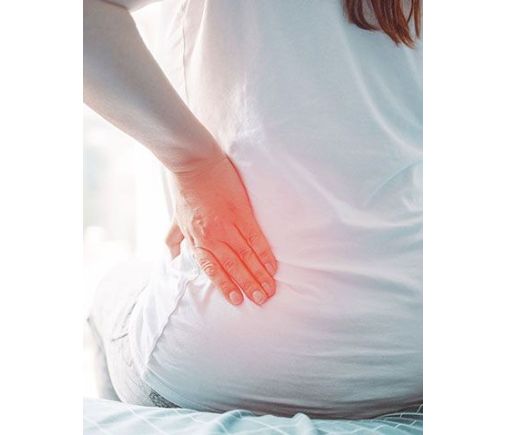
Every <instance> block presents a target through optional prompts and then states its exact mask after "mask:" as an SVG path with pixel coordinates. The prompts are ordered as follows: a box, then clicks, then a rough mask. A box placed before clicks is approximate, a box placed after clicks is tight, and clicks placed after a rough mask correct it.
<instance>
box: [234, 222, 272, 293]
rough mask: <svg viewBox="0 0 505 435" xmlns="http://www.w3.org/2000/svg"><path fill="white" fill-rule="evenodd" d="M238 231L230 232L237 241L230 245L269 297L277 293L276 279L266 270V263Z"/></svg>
mask: <svg viewBox="0 0 505 435" xmlns="http://www.w3.org/2000/svg"><path fill="white" fill-rule="evenodd" d="M235 231H236V233H235V234H233V233H229V234H228V235H229V236H230V238H231V239H233V240H235V242H234V243H233V244H232V245H230V244H229V245H230V247H231V248H232V249H233V251H234V252H235V254H237V256H238V258H240V260H241V261H242V263H244V264H245V266H246V267H247V269H248V270H249V272H251V274H252V275H253V276H254V278H255V279H256V281H257V282H259V283H260V285H261V287H263V290H265V292H266V294H267V295H268V297H272V296H273V295H274V294H275V280H274V279H273V278H272V276H271V275H270V274H269V272H268V271H267V270H266V268H265V265H264V264H263V263H262V262H261V261H260V260H259V258H258V257H257V255H256V253H255V252H254V251H253V249H252V248H251V247H250V246H249V245H248V244H247V241H246V240H245V239H244V238H243V237H242V234H240V232H239V231H238V230H236V229H235Z"/></svg>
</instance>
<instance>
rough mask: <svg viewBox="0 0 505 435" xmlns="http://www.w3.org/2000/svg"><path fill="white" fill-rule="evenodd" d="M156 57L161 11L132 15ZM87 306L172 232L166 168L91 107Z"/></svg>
mask: <svg viewBox="0 0 505 435" xmlns="http://www.w3.org/2000/svg"><path fill="white" fill-rule="evenodd" d="M134 19H135V21H136V23H137V27H138V29H139V31H140V33H141V35H142V37H143V39H144V41H145V43H146V44H147V46H148V47H149V49H150V50H151V52H152V53H153V55H154V56H155V57H156V56H157V50H158V47H159V46H160V39H159V35H160V32H159V29H160V25H161V20H162V14H161V5H160V4H156V3H154V4H152V5H149V6H147V7H145V8H143V9H141V10H140V11H138V12H135V13H134ZM83 130H84V137H83V152H84V156H83V162H84V168H83V169H84V170H83V173H84V175H83V178H84V179H83V201H84V204H83V206H84V207H83V210H84V212H83V214H84V216H83V222H84V227H83V239H84V252H83V261H84V285H83V288H84V298H83V299H84V306H83V321H84V319H85V318H86V316H87V312H88V310H89V307H90V304H91V302H92V300H93V295H94V291H95V289H96V287H97V285H98V283H99V281H100V280H101V279H102V277H103V276H104V274H105V273H106V272H107V271H108V270H110V269H111V268H112V267H113V266H114V265H116V264H118V263H121V262H122V261H125V260H127V259H130V258H132V257H135V258H139V259H142V260H147V261H151V260H154V259H155V258H156V257H157V256H158V255H159V252H160V249H161V247H162V244H163V242H164V238H165V235H166V232H167V231H168V228H169V223H170V221H169V216H168V212H167V207H166V199H165V196H164V193H163V182H162V180H163V171H164V170H163V168H162V166H161V164H160V163H159V162H158V161H157V160H156V159H155V158H154V156H153V155H152V154H151V153H150V152H149V151H148V150H147V149H145V148H144V147H143V146H142V145H140V144H138V143H137V142H135V141H134V140H133V139H132V138H130V137H129V136H127V135H126V134H124V133H122V132H121V131H120V130H118V129H116V128H115V127H113V126H112V125H111V124H109V123H108V122H107V121H105V120H104V119H103V118H101V117H100V116H99V115H97V114H96V113H94V112H93V111H92V110H91V109H89V108H88V107H87V106H84V109H83ZM83 365H84V396H86V397H96V390H95V384H94V377H93V365H92V360H91V347H90V336H89V331H88V329H87V328H86V327H85V328H84V362H83Z"/></svg>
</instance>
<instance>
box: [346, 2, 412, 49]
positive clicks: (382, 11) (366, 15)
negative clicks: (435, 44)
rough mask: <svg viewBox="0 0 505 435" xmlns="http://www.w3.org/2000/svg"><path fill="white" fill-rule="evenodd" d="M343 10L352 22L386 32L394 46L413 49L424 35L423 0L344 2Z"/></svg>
mask: <svg viewBox="0 0 505 435" xmlns="http://www.w3.org/2000/svg"><path fill="white" fill-rule="evenodd" d="M406 4H407V5H408V4H410V7H406ZM344 10H345V13H346V15H347V17H348V19H349V21H350V22H351V23H354V24H356V25H357V26H358V27H360V28H362V29H365V30H380V31H383V32H384V33H386V34H387V35H388V36H389V37H390V38H391V39H392V40H393V41H394V42H395V44H405V45H407V46H409V47H413V46H414V45H415V39H416V38H418V37H419V34H420V32H421V30H420V28H421V0H344ZM411 21H413V22H414V29H413V31H412V30H411V26H410V23H411Z"/></svg>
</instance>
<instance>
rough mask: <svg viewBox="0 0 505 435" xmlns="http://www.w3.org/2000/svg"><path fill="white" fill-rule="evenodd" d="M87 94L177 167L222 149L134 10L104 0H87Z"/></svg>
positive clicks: (178, 169)
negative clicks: (147, 40) (173, 80)
mask: <svg viewBox="0 0 505 435" xmlns="http://www.w3.org/2000/svg"><path fill="white" fill-rule="evenodd" d="M84 100H85V102H86V104H87V105H89V106H90V107H91V108H92V109H93V110H95V111H96V112H98V113H99V114H100V115H102V116H103V117H104V118H106V119H107V120H108V121H110V122H111V123H112V124H114V125H116V126H117V127H118V128H120V129H121V130H123V131H124V132H126V133H127V134H129V135H130V136H132V137H134V138H135V139H136V140H138V141H139V142H141V143H142V144H144V145H145V146H146V147H148V148H149V149H150V150H151V151H152V152H153V153H154V154H155V155H156V156H157V157H158V158H159V160H161V161H162V163H163V164H164V165H165V166H166V167H167V168H168V169H170V170H171V171H172V172H175V173H178V172H185V171H188V170H191V169H193V168H194V167H198V166H199V165H202V164H205V162H206V161H207V160H209V159H214V158H219V156H220V155H221V154H222V151H221V150H220V148H219V146H218V144H217V143H216V142H215V140H214V138H213V137H212V135H211V134H210V133H209V132H208V130H207V129H206V128H205V127H204V126H203V125H202V124H201V123H200V122H199V121H198V120H197V118H196V117H195V116H194V115H193V114H192V113H191V111H190V110H189V109H188V107H187V106H186V104H185V103H184V102H183V101H182V100H181V98H180V97H179V95H178V94H177V92H176V91H175V90H174V89H173V87H172V86H171V85H170V83H169V81H168V80H167V78H166V77H165V75H164V74H163V71H162V70H161V68H160V67H159V65H158V64H157V62H156V61H155V59H154V58H153V56H152V55H151V53H150V52H149V50H148V49H147V47H146V46H145V44H144V43H143V41H142V38H141V36H140V34H139V33H138V30H137V27H136V25H135V22H134V21H133V18H132V17H131V15H130V13H129V12H128V11H127V10H126V9H125V8H123V7H121V6H117V5H114V4H111V3H106V2H104V1H102V0H84Z"/></svg>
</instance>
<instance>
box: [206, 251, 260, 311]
mask: <svg viewBox="0 0 505 435" xmlns="http://www.w3.org/2000/svg"><path fill="white" fill-rule="evenodd" d="M210 250H211V251H212V253H213V255H214V256H215V257H216V258H217V260H218V261H219V263H220V264H221V267H222V268H223V269H224V271H225V272H226V274H227V275H228V276H229V277H230V278H231V279H232V280H233V281H234V282H236V283H237V284H238V286H239V287H240V288H241V290H242V291H243V292H244V293H245V295H246V296H247V297H248V298H249V299H250V300H251V301H253V302H254V303H255V304H257V305H261V304H263V303H264V302H266V300H267V299H268V294H267V293H266V292H265V291H264V290H263V288H262V287H261V285H260V284H259V283H258V282H257V281H256V279H255V278H254V276H253V275H252V274H251V272H250V271H249V269H248V268H247V266H246V265H245V264H244V263H243V262H242V261H241V260H240V258H239V257H238V256H237V254H235V252H234V251H233V249H231V248H230V247H229V246H228V245H227V244H226V243H217V244H216V245H215V246H211V247H210Z"/></svg>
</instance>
